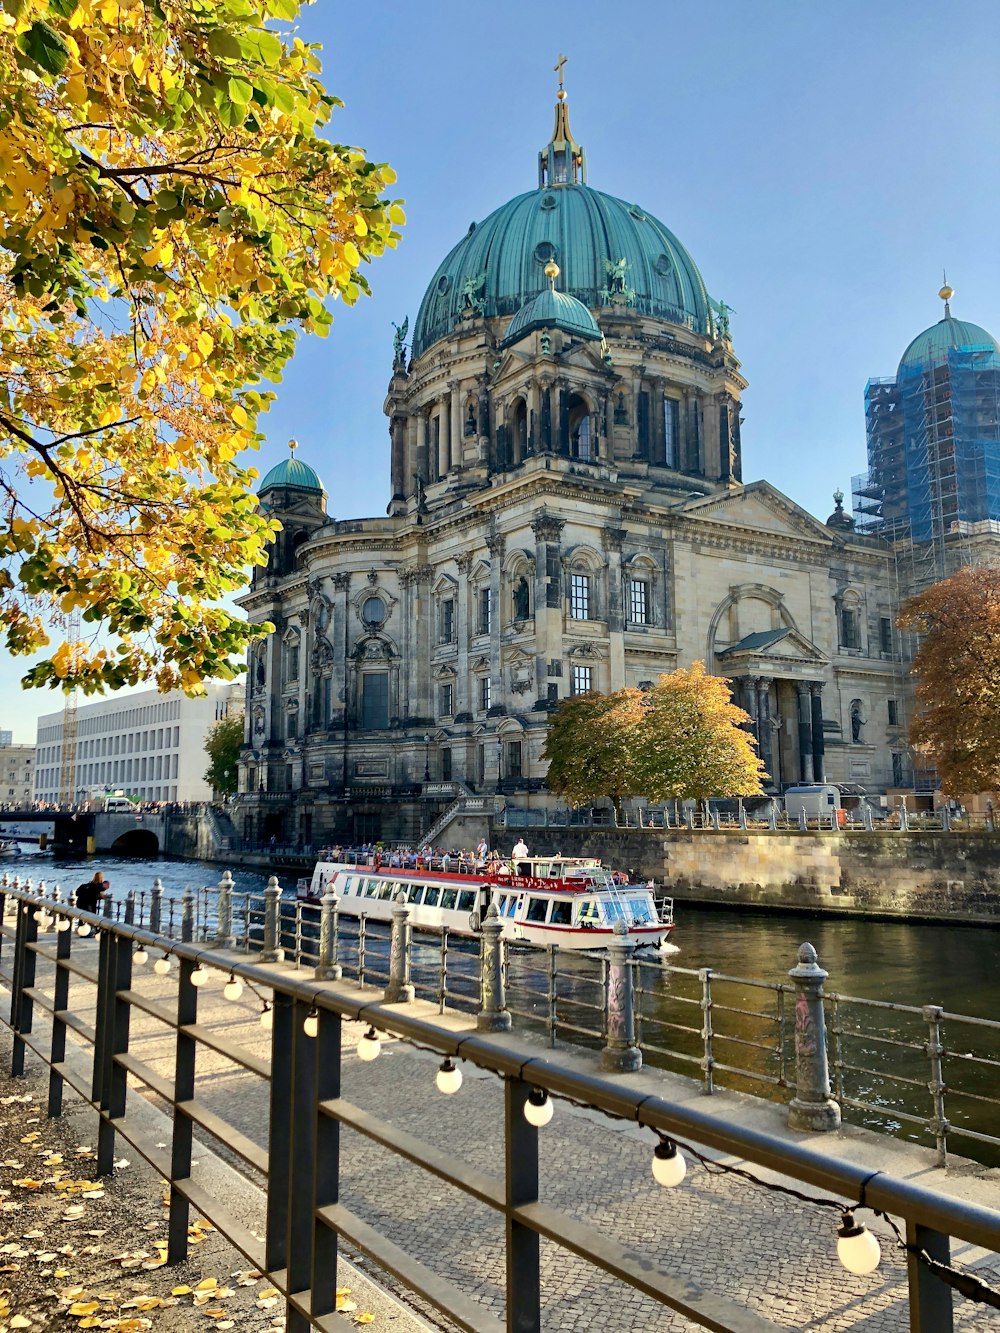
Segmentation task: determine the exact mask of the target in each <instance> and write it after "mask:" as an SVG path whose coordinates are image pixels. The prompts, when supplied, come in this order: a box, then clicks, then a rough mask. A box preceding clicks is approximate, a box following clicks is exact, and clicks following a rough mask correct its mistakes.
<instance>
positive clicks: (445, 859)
mask: <svg viewBox="0 0 1000 1333" xmlns="http://www.w3.org/2000/svg"><path fill="white" fill-rule="evenodd" d="M450 865H451V857H450V856H449V855H448V853H447V852H445V853H444V854H443V855H442V857H441V869H442V871H443V872H444V874H446V875H447V873H448V867H449V866H450Z"/></svg>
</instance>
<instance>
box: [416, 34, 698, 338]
mask: <svg viewBox="0 0 1000 1333" xmlns="http://www.w3.org/2000/svg"><path fill="white" fill-rule="evenodd" d="M560 61H562V57H560ZM557 68H558V66H557ZM560 78H561V70H560ZM560 93H561V94H562V95H561V96H559V95H558V94H557V100H556V108H555V126H554V128H553V132H552V138H551V139H550V141H549V143H548V144H547V145H546V147H545V148H543V149H542V151H541V153H539V157H538V188H537V189H535V190H529V191H528V192H527V193H526V194H519V195H517V196H516V198H514V199H511V200H509V201H508V202H507V203H505V204H503V205H501V207H500V208H498V209H496V210H495V211H494V212H492V213H491V214H490V215H489V216H488V217H487V218H485V219H484V220H483V221H482V222H473V223H472V225H471V226H470V227H469V230H468V232H467V234H466V235H465V236H463V237H462V239H461V240H460V241H459V242H458V244H457V245H456V246H455V247H454V249H453V250H452V251H451V252H450V254H448V255H447V256H446V258H445V259H444V260H443V261H442V262H441V264H440V265H439V266H438V269H437V272H436V273H435V274H434V276H433V277H432V278H431V281H430V285H429V286H428V288H427V291H426V292H425V294H424V298H423V300H422V301H421V303H420V310H419V312H418V314H417V319H416V324H415V326H414V331H413V355H414V356H415V357H419V356H421V355H422V354H423V353H424V352H425V351H426V350H427V349H428V348H429V347H431V346H432V345H433V344H434V343H436V342H438V341H439V339H442V338H446V337H449V336H450V335H451V334H452V333H454V332H455V330H456V329H457V328H458V327H459V325H460V324H462V322H463V321H464V320H467V319H469V318H470V317H472V318H482V319H493V318H502V317H504V316H506V317H512V316H516V315H517V314H518V312H519V311H520V310H521V309H522V307H524V306H525V305H526V304H527V303H529V302H531V301H533V300H534V298H535V297H537V296H539V295H542V296H544V295H545V293H546V288H547V286H548V283H547V280H546V277H545V266H546V264H548V263H549V262H550V261H554V262H555V263H556V264H558V265H559V268H560V270H561V273H562V283H561V286H562V292H561V293H559V295H561V296H563V297H573V298H574V299H575V300H576V301H578V302H580V303H581V304H582V305H583V306H585V307H586V308H587V310H589V311H597V310H600V309H601V308H603V307H606V306H609V305H613V306H616V307H617V308H619V309H627V310H629V311H630V312H633V313H635V314H639V315H649V316H652V317H653V318H656V319H661V320H663V321H665V322H666V323H670V324H676V325H680V326H682V327H684V328H688V329H691V330H692V331H694V332H695V333H698V334H701V335H703V336H705V337H712V336H714V332H715V322H714V317H713V314H712V308H711V303H710V301H709V295H708V291H707V290H706V288H705V283H704V282H703V280H702V276H701V274H700V273H699V272H698V268H697V266H696V264H695V262H694V260H693V259H692V258H691V256H690V254H689V253H688V252H687V250H686V249H685V248H684V246H683V245H682V244H681V243H680V241H679V240H678V239H677V237H676V236H674V234H673V233H672V232H671V231H669V230H668V229H667V227H665V226H664V225H663V223H662V222H660V221H659V219H658V218H655V217H653V215H652V214H651V213H649V212H647V211H646V209H644V208H642V207H641V206H640V205H639V204H638V203H634V202H629V201H628V200H625V199H617V198H615V196H614V195H610V194H605V193H604V192H603V191H601V190H595V189H594V188H593V187H592V186H590V185H588V184H587V166H586V156H585V154H584V151H583V148H582V147H581V146H580V144H579V143H578V142H577V141H576V140H575V139H574V137H573V133H572V131H571V129H570V124H569V105H568V101H567V99H566V96H565V89H563V88H562V87H561V85H560ZM509 336H510V335H509V331H508V337H509Z"/></svg>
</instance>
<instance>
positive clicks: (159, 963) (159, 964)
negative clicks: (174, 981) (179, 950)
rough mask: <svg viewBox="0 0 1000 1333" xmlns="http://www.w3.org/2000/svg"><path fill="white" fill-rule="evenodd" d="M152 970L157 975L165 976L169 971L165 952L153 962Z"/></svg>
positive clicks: (168, 962) (168, 960) (168, 961)
mask: <svg viewBox="0 0 1000 1333" xmlns="http://www.w3.org/2000/svg"><path fill="white" fill-rule="evenodd" d="M153 971H154V972H155V973H156V975H157V976H158V977H165V976H166V975H167V973H168V972H169V971H170V959H169V958H168V957H167V955H166V954H164V955H163V957H162V958H157V960H156V962H155V963H154V964H153Z"/></svg>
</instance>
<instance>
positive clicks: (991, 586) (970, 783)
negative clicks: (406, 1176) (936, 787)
mask: <svg viewBox="0 0 1000 1333" xmlns="http://www.w3.org/2000/svg"><path fill="white" fill-rule="evenodd" d="M897 623H898V625H899V627H900V629H904V630H910V631H912V632H913V633H916V634H919V635H921V640H920V647H919V648H918V650H917V655H916V657H915V658H914V660H913V674H914V676H915V677H916V680H917V688H916V709H915V712H914V716H913V721H912V722H911V724H910V744H911V745H912V746H913V748H914V749H915V750H917V751H922V752H923V753H924V754H925V755H927V757H928V758H929V760H930V762H931V763H932V764H933V765H934V766H935V768H936V769H937V772H938V776H939V777H940V779H941V786H942V788H943V789H944V791H945V792H947V793H948V794H949V795H950V796H962V795H966V794H968V793H975V792H981V791H998V790H1000V569H997V568H995V567H994V566H992V565H966V566H964V567H963V568H962V569H959V570H958V571H957V572H956V573H955V574H952V576H951V577H950V578H947V579H944V580H943V581H942V582H941V583H935V584H933V585H932V586H931V587H929V588H925V589H924V591H923V592H921V593H918V594H917V595H916V596H915V597H911V598H910V599H909V600H908V601H906V602H904V603H903V605H902V607H901V609H900V613H899V619H898V621H897Z"/></svg>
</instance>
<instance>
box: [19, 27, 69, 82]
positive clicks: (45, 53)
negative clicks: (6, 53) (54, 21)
mask: <svg viewBox="0 0 1000 1333" xmlns="http://www.w3.org/2000/svg"><path fill="white" fill-rule="evenodd" d="M17 45H18V47H19V48H20V49H21V50H22V51H23V52H24V54H25V55H26V56H27V57H28V59H29V60H33V61H34V62H35V64H36V65H38V66H39V67H40V68H41V69H43V70H45V72H46V74H61V73H62V71H63V70H64V69H65V68H66V61H67V60H68V59H69V49H68V48H67V46H66V43H65V42H64V41H63V39H62V38H61V37H60V36H59V34H58V33H57V32H56V31H55V30H54V29H52V28H50V27H49V25H48V24H47V23H45V22H44V21H43V20H42V19H36V20H35V22H34V23H33V24H32V25H31V27H30V28H29V29H28V31H27V32H23V33H22V34H21V36H20V37H19V38H18V39H17Z"/></svg>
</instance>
